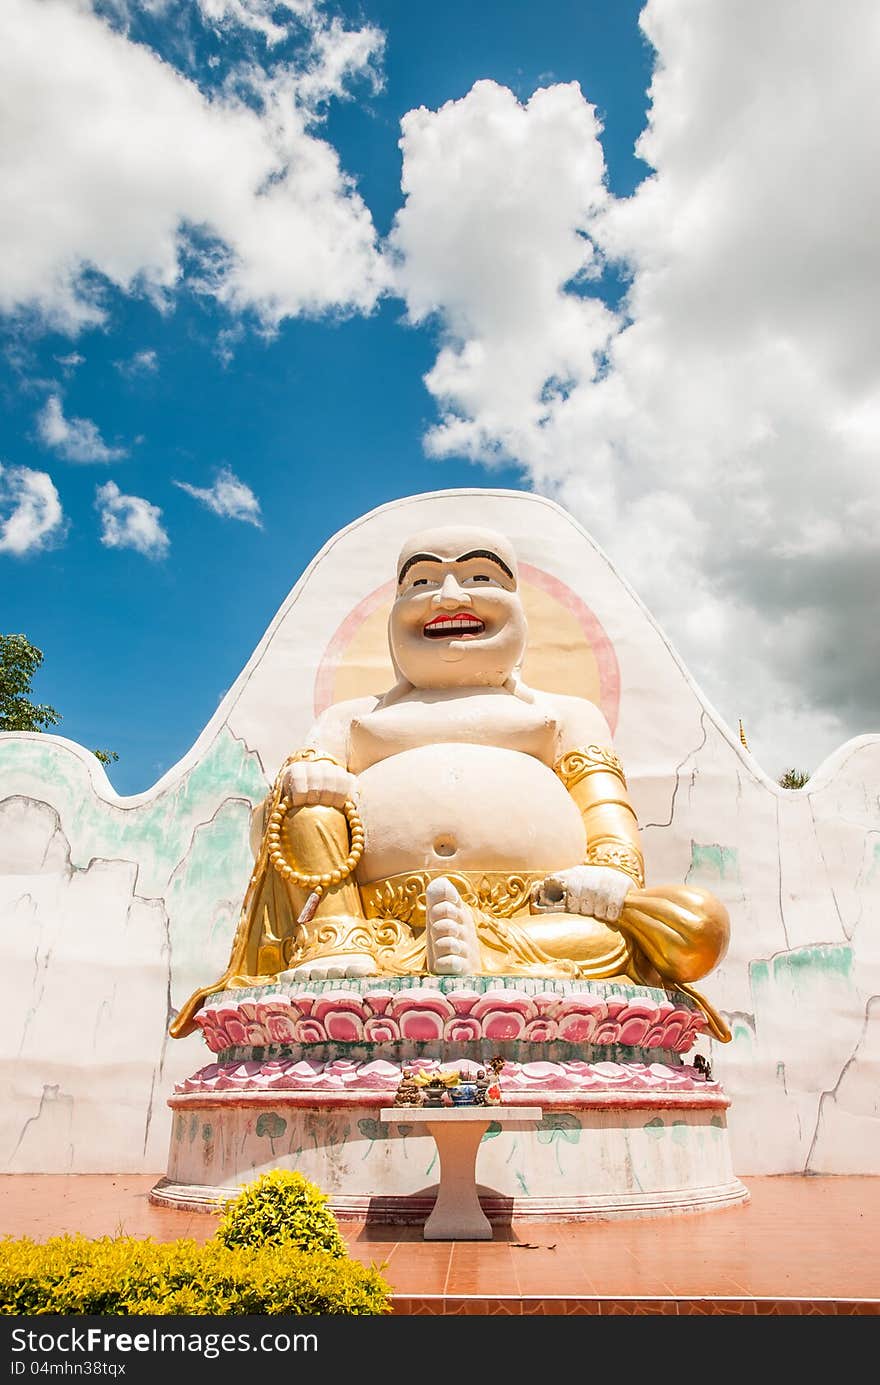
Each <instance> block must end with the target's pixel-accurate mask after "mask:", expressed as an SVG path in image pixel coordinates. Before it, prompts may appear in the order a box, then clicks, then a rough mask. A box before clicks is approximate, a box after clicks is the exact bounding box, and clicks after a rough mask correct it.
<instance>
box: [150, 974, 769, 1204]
mask: <svg viewBox="0 0 880 1385" xmlns="http://www.w3.org/2000/svg"><path fill="white" fill-rule="evenodd" d="M389 997H391V999H389ZM392 1001H393V1003H392ZM206 1009H207V1010H208V1011H209V1013H207V1014H204V1015H203V1016H202V1018H201V1026H202V1029H203V1032H204V1033H205V1036H206V1038H207V1039H208V1042H209V1043H210V1044H211V1047H212V1048H214V1049H215V1052H216V1054H217V1061H216V1062H214V1063H211V1064H208V1065H207V1066H206V1067H205V1068H203V1069H201V1070H200V1071H199V1072H198V1073H196V1074H194V1075H193V1077H192V1078H189V1079H187V1081H186V1082H184V1083H181V1084H180V1087H179V1088H178V1090H177V1091H176V1092H175V1093H174V1095H173V1096H172V1097H171V1098H170V1101H169V1105H170V1106H171V1108H172V1111H173V1113H174V1116H173V1127H172V1134H171V1143H170V1153H169V1161H168V1170H167V1176H166V1177H165V1178H163V1179H162V1180H161V1181H160V1182H159V1183H158V1184H157V1185H156V1187H155V1188H154V1189H153V1191H152V1193H151V1195H150V1196H151V1201H152V1202H154V1203H157V1204H159V1205H164V1206H174V1207H186V1208H189V1209H201V1210H204V1211H215V1210H217V1208H218V1207H219V1206H222V1204H223V1203H224V1202H225V1201H227V1200H228V1199H230V1198H232V1197H234V1196H235V1195H236V1193H237V1192H238V1190H239V1189H240V1187H241V1186H242V1185H243V1184H245V1183H248V1182H250V1181H251V1180H252V1179H254V1178H256V1177H257V1176H258V1175H259V1174H261V1173H263V1172H266V1171H268V1170H270V1169H278V1168H286V1169H297V1170H299V1171H300V1172H301V1173H303V1174H304V1175H305V1176H306V1177H307V1178H309V1179H311V1180H312V1181H313V1182H314V1183H316V1184H317V1185H318V1186H319V1187H320V1188H321V1189H322V1190H323V1191H324V1192H325V1193H326V1194H327V1195H328V1198H329V1200H330V1206H331V1207H332V1209H333V1211H334V1212H335V1213H336V1215H337V1216H338V1217H344V1218H358V1219H366V1220H370V1221H381V1222H390V1223H408V1222H413V1223H418V1222H424V1221H425V1219H426V1218H427V1216H428V1215H429V1213H430V1212H431V1210H432V1207H433V1205H434V1200H435V1198H436V1193H437V1186H438V1179H439V1168H438V1155H437V1148H436V1145H435V1143H434V1139H433V1137H432V1135H431V1134H430V1133H429V1132H428V1131H427V1129H426V1128H425V1126H424V1124H422V1123H420V1122H407V1109H408V1108H407V1107H406V1106H400V1107H396V1108H395V1110H397V1111H399V1120H395V1121H388V1120H385V1121H383V1120H382V1119H381V1117H380V1112H382V1111H383V1108H389V1107H391V1106H392V1105H393V1102H394V1095H395V1093H396V1091H397V1088H398V1086H399V1084H400V1079H401V1074H402V1066H403V1065H404V1064H413V1065H414V1066H416V1067H417V1068H420V1069H421V1070H422V1071H428V1072H430V1071H432V1070H437V1069H443V1070H446V1071H448V1070H449V1069H451V1068H457V1069H458V1070H459V1071H462V1072H463V1073H468V1074H470V1075H473V1073H474V1072H475V1071H476V1068H477V1067H478V1066H480V1065H484V1064H486V1063H487V1062H488V1061H489V1060H490V1059H491V1058H493V1057H503V1058H504V1059H505V1060H506V1061H505V1065H504V1068H503V1070H502V1072H501V1075H500V1079H499V1085H500V1088H501V1105H502V1108H503V1106H505V1105H506V1106H533V1107H534V1106H539V1107H540V1108H541V1111H542V1116H541V1119H540V1121H539V1122H538V1123H537V1124H536V1123H534V1122H533V1123H531V1124H528V1125H522V1126H516V1125H514V1126H510V1125H507V1124H506V1123H503V1122H500V1121H496V1122H494V1123H493V1122H492V1121H491V1108H486V1110H487V1114H488V1116H489V1118H490V1124H489V1127H488V1129H487V1131H486V1133H485V1135H484V1136H483V1139H482V1142H481V1145H480V1150H479V1153H478V1156H477V1165H476V1179H477V1191H478V1193H479V1197H480V1202H481V1205H482V1207H483V1211H484V1212H485V1214H486V1216H487V1217H488V1218H489V1220H490V1222H493V1223H495V1224H502V1223H509V1222H510V1221H511V1220H517V1221H519V1220H529V1219H531V1220H541V1221H566V1220H587V1219H590V1218H601V1219H607V1218H613V1217H646V1216H658V1215H663V1214H671V1213H685V1212H701V1211H709V1210H712V1209H714V1208H721V1207H729V1206H732V1205H734V1204H737V1203H741V1202H744V1201H747V1199H748V1192H747V1190H746V1188H745V1187H744V1186H743V1184H742V1183H740V1182H739V1180H738V1179H737V1178H736V1177H735V1175H734V1173H733V1169H732V1165H731V1160H730V1151H729V1144H728V1132H727V1122H726V1111H727V1107H728V1105H729V1101H728V1098H727V1097H726V1095H725V1094H724V1092H723V1090H722V1089H721V1087H720V1085H719V1084H718V1083H717V1082H714V1081H712V1080H711V1077H710V1076H709V1077H707V1075H706V1073H705V1071H703V1070H701V1069H700V1068H698V1067H695V1066H694V1065H692V1064H690V1063H687V1062H685V1061H684V1059H683V1057H682V1053H683V1052H684V1051H687V1049H689V1048H690V1047H691V1046H692V1044H693V1043H694V1041H695V1039H696V1038H697V1037H698V1036H699V1034H700V1033H701V1032H702V1029H703V1023H704V1021H703V1016H702V1014H701V1012H699V1011H697V1010H696V1009H695V1008H694V1007H691V1006H690V1003H689V1002H685V1001H683V1000H682V998H681V997H678V996H675V995H674V994H671V993H668V992H666V991H660V990H654V989H652V988H648V987H627V986H622V985H616V984H612V983H588V982H567V981H566V982H563V981H559V982H547V981H530V980H528V979H525V978H522V977H512V978H506V979H504V978H485V977H481V978H461V979H458V978H457V979H455V980H454V981H453V980H451V979H449V980H447V979H441V978H437V977H429V978H422V979H416V980H415V982H414V981H413V980H412V979H411V978H406V979H405V980H404V981H401V982H397V983H394V982H387V981H381V982H380V981H377V980H372V981H357V982H338V981H336V982H325V983H319V982H318V983H314V982H313V983H300V985H299V986H295V985H293V984H288V985H287V986H283V985H279V986H276V987H267V988H262V989H261V990H260V991H254V992H244V991H234V992H226V993H225V994H224V995H222V996H217V997H216V998H215V999H214V1001H213V1003H212V1004H211V1006H210V1007H206ZM447 1010H448V1012H449V1013H448V1014H447V1013H446V1011H447ZM365 1016H366V1020H369V1019H370V1018H371V1017H378V1018H381V1021H382V1027H381V1028H380V1026H379V1024H378V1022H377V1023H375V1024H373V1025H372V1026H370V1029H371V1032H372V1035H373V1038H372V1041H370V1040H365V1038H364V1034H363V1029H364V1024H365ZM270 1022H271V1030H270ZM444 1026H445V1027H446V1031H447V1032H446V1033H444ZM453 1027H454V1028H455V1030H456V1031H457V1033H458V1035H459V1037H458V1038H455V1037H453V1035H452V1034H451V1033H450V1032H449V1030H450V1029H451V1028H453ZM560 1033H561V1034H563V1035H564V1036H565V1037H560ZM334 1034H335V1035H337V1036H338V1037H336V1038H333V1037H331V1036H332V1035H334ZM273 1035H274V1039H273V1041H272V1042H270V1043H268V1044H267V1043H266V1042H265V1039H267V1038H270V1039H271V1038H273ZM342 1035H345V1037H344V1038H343V1037H339V1036H342ZM256 1039H263V1040H264V1042H262V1043H255V1042H254V1040H256ZM248 1040H250V1042H248Z"/></svg>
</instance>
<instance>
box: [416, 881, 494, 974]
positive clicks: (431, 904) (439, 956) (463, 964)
mask: <svg viewBox="0 0 880 1385" xmlns="http://www.w3.org/2000/svg"><path fill="white" fill-rule="evenodd" d="M425 940H426V944H427V953H428V970H429V971H430V972H433V974H434V975H435V976H473V975H477V974H479V972H480V971H481V964H480V945H479V942H478V941H477V926H476V924H475V923H474V916H473V914H472V912H471V910H470V908H469V906H468V905H467V904H465V902H464V900H463V899H462V897H461V895H460V894H459V893H458V890H457V889H456V888H455V886H454V885H453V884H452V882H451V880H447V879H446V877H445V876H441V877H440V879H439V880H432V881H431V882H430V884H429V885H428V887H427V889H426V890H425Z"/></svg>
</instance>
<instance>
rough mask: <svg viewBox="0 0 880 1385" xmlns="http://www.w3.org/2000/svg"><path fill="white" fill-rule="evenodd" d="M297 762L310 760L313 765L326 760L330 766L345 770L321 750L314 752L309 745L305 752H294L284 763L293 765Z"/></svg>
mask: <svg viewBox="0 0 880 1385" xmlns="http://www.w3.org/2000/svg"><path fill="white" fill-rule="evenodd" d="M299 760H311V761H312V762H313V763H314V762H315V761H316V760H327V761H328V762H329V763H330V764H331V765H339V768H340V769H345V765H340V764H339V761H338V760H336V759H334V758H333V756H332V755H328V754H326V752H325V751H323V750H315V749H313V747H312V746H310V745H307V746H306V748H305V750H295V751H294V752H293V754H292V755H288V757H287V759H286V760H285V762H284V763H285V764H286V765H295V764H296V763H297V762H298V761H299Z"/></svg>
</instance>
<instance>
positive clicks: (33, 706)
mask: <svg viewBox="0 0 880 1385" xmlns="http://www.w3.org/2000/svg"><path fill="white" fill-rule="evenodd" d="M42 662H43V651H42V649H37V646H36V645H35V644H31V642H30V640H29V639H28V638H27V636H26V635H0V731H48V729H49V727H50V726H57V725H58V723H59V721H60V720H61V713H60V712H56V710H55V708H54V707H50V706H49V704H48V703H47V702H32V701H31V680H32V678H33V676H34V674H35V673H36V672H37V670H38V669H39V667H40V665H41V664H42ZM92 754H93V755H97V757H98V759H99V760H100V761H101V764H102V765H109V764H112V763H113V761H114V760H118V759H119V756H118V755H117V754H116V751H115V750H93V751H92Z"/></svg>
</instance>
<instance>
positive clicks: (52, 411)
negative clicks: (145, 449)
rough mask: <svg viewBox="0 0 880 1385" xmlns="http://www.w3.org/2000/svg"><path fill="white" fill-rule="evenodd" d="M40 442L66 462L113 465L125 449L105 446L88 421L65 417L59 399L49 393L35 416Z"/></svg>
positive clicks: (124, 452) (93, 426) (122, 455)
mask: <svg viewBox="0 0 880 1385" xmlns="http://www.w3.org/2000/svg"><path fill="white" fill-rule="evenodd" d="M37 432H38V434H39V437H40V441H41V442H42V443H43V444H44V445H45V446H46V447H51V448H53V450H54V451H56V452H58V453H59V455H60V456H62V457H64V458H66V459H67V461H69V462H115V461H118V459H119V458H120V457H124V456H125V455H126V449H125V448H124V447H108V446H107V444H106V443H105V441H104V439H103V438H102V437H101V434H100V432H99V431H98V427H97V425H96V424H95V423H93V422H92V420H91V419H90V418H65V416H64V410H63V408H62V406H61V400H60V398H59V396H58V395H57V394H50V395H49V398H48V399H47V400H46V403H45V404H44V405H43V408H42V409H41V410H40V412H39V413H38V414H37Z"/></svg>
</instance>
